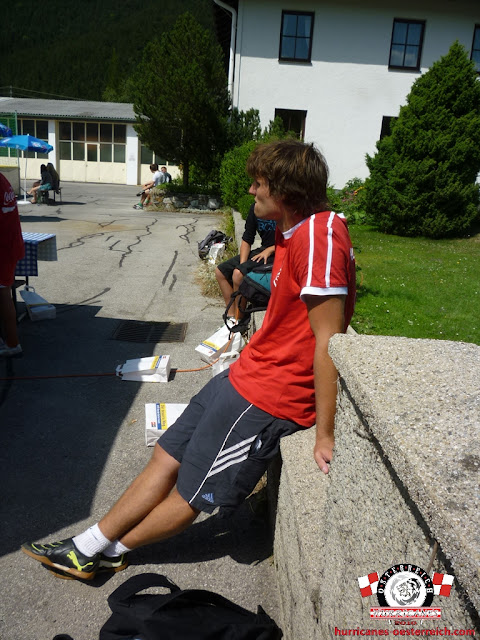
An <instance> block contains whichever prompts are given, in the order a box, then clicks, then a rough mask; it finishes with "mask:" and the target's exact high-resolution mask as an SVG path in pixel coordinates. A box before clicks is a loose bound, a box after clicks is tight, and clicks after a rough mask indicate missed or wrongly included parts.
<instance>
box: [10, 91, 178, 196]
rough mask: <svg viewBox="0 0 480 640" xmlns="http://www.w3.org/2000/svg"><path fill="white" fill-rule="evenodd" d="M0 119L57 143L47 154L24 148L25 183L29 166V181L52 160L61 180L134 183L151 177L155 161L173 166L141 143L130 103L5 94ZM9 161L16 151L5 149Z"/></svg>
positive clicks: (14, 161) (21, 157)
mask: <svg viewBox="0 0 480 640" xmlns="http://www.w3.org/2000/svg"><path fill="white" fill-rule="evenodd" d="M0 121H1V122H3V123H5V124H8V125H9V126H10V127H11V128H12V130H13V131H14V132H15V131H16V132H17V133H18V134H27V133H29V134H30V135H33V136H35V137H37V138H40V139H41V140H45V141H46V142H48V143H49V144H51V145H52V147H53V151H52V152H50V153H49V154H48V155H44V154H41V153H33V152H19V158H18V166H19V169H20V176H21V179H22V181H23V177H24V175H25V166H26V169H27V174H26V177H27V180H35V179H38V178H39V176H40V165H41V164H46V163H47V162H51V163H52V164H53V165H54V167H55V168H56V169H57V171H58V173H59V175H60V179H61V180H62V181H67V182H68V181H72V182H109V183H113V184H131V185H136V184H143V183H144V182H146V181H147V180H150V179H151V175H152V174H151V172H150V170H149V165H150V164H151V163H152V162H157V163H158V164H159V165H166V166H168V162H167V161H166V159H164V158H158V157H155V156H154V155H153V153H152V152H151V151H149V150H148V149H147V148H146V147H144V146H143V145H142V144H141V143H140V140H139V138H138V136H137V133H136V131H135V129H134V128H133V124H134V122H135V114H134V111H133V105H131V104H124V103H118V102H93V101H82V100H40V99H30V98H2V97H0ZM9 165H10V166H11V165H17V152H16V151H15V150H9V149H5V148H1V149H0V169H1V168H2V166H4V167H8V166H9ZM169 172H170V173H171V174H172V176H173V177H176V175H178V169H177V167H175V166H173V167H172V166H169ZM11 182H12V184H14V183H16V181H15V180H11Z"/></svg>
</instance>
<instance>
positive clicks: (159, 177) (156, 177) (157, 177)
mask: <svg viewBox="0 0 480 640" xmlns="http://www.w3.org/2000/svg"><path fill="white" fill-rule="evenodd" d="M150 171H151V172H152V173H153V176H152V179H151V180H150V181H149V182H146V183H145V184H144V185H142V188H143V191H141V193H140V194H137V195H140V196H141V197H140V202H138V203H137V204H134V205H133V208H134V209H143V207H144V205H145V200H146V199H147V198H148V196H149V194H150V189H153V188H154V187H156V186H157V185H158V184H160V183H161V182H163V181H164V177H163V173H162V172H161V171H159V170H158V164H155V163H154V164H151V165H150Z"/></svg>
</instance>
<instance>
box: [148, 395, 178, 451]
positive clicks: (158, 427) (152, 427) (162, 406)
mask: <svg viewBox="0 0 480 640" xmlns="http://www.w3.org/2000/svg"><path fill="white" fill-rule="evenodd" d="M186 406H187V405H186V404H175V403H165V402H149V403H147V404H146V405H145V444H146V445H147V447H153V446H154V444H155V442H156V441H157V440H158V438H159V437H160V436H161V435H162V434H163V433H165V431H166V430H167V429H168V427H170V426H172V424H173V423H174V422H175V420H177V418H178V417H179V416H181V415H182V413H183V411H184V409H185V407H186Z"/></svg>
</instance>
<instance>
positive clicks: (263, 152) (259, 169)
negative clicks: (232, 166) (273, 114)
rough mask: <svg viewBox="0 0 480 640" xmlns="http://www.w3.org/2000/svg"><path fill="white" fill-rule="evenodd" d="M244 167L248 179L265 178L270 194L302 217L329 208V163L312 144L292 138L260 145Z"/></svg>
mask: <svg viewBox="0 0 480 640" xmlns="http://www.w3.org/2000/svg"><path fill="white" fill-rule="evenodd" d="M246 168H247V173H248V175H249V176H250V177H251V178H253V179H256V178H263V179H264V180H266V181H267V183H268V186H269V189H270V195H272V196H273V197H275V198H278V199H281V200H282V201H283V202H284V203H285V205H286V206H287V207H290V208H292V209H293V210H295V211H297V212H298V213H301V214H302V215H303V217H305V218H306V217H307V216H310V215H312V214H313V213H315V212H316V211H325V210H326V209H328V199H327V182H328V166H327V162H326V160H325V158H324V157H323V155H322V154H321V153H320V151H319V150H318V149H317V148H316V147H315V145H313V144H307V143H304V142H300V141H299V140H294V139H288V140H279V141H277V142H268V143H266V144H261V145H259V146H258V147H256V149H254V151H253V152H252V153H251V154H250V157H249V158H248V160H247V167H246Z"/></svg>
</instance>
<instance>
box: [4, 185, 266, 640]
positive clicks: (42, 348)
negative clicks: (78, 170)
mask: <svg viewBox="0 0 480 640" xmlns="http://www.w3.org/2000/svg"><path fill="white" fill-rule="evenodd" d="M62 187H63V203H62V204H59V203H57V204H55V205H54V206H46V205H31V204H27V205H21V209H20V214H21V222H22V228H23V230H24V231H38V232H42V233H54V234H56V238H57V249H58V261H57V262H39V275H38V277H34V278H31V282H30V283H31V284H33V286H34V287H35V289H36V291H37V292H38V293H40V294H41V295H42V296H43V297H45V298H46V299H47V300H48V301H49V302H51V303H53V304H54V305H55V306H56V309H57V317H56V318H55V319H54V320H45V321H42V322H35V323H34V322H31V321H30V320H28V318H27V319H24V320H23V321H22V322H21V323H20V325H19V331H20V339H21V343H22V346H23V350H24V357H23V358H21V359H15V360H11V361H0V378H2V380H0V427H1V428H0V438H1V445H0V486H1V504H0V521H1V534H0V536H1V538H0V541H1V546H0V579H1V584H2V598H1V604H0V638H1V639H2V640H51V639H52V638H53V637H54V636H55V634H59V633H66V634H69V635H70V636H71V637H72V638H73V639H74V640H94V639H96V638H98V633H99V629H100V627H101V626H102V624H103V623H104V622H105V620H106V619H107V617H108V616H109V608H108V605H107V596H108V595H109V594H110V593H111V592H112V591H113V590H114V589H115V588H116V587H117V586H118V585H120V584H121V583H122V582H123V581H124V580H125V579H126V578H128V577H130V576H132V575H135V574H137V573H142V572H148V571H154V572H157V573H162V574H165V575H167V576H168V577H169V578H170V579H171V580H173V581H174V582H176V583H177V584H178V585H179V586H180V587H181V588H205V589H211V590H213V591H216V592H218V593H221V594H222V595H224V596H226V597H228V598H231V599H232V600H234V601H235V602H237V603H238V604H240V605H242V606H245V607H247V608H250V609H252V610H254V609H256V607H257V605H258V604H261V605H262V606H263V607H264V608H265V610H266V611H267V612H268V613H269V614H270V615H271V616H272V617H273V618H275V619H277V620H278V604H277V594H276V590H275V586H274V572H273V566H272V561H271V552H272V548H271V540H270V537H269V533H268V531H269V529H268V526H267V517H266V504H265V502H266V501H265V496H264V492H263V491H259V492H258V493H257V494H256V495H255V496H254V497H252V498H250V499H249V501H247V503H245V504H244V505H243V506H242V507H241V508H240V509H239V510H238V511H237V512H236V513H235V514H234V515H233V516H231V517H229V518H222V517H220V516H219V515H218V514H214V515H213V516H210V517H205V516H201V517H200V518H199V520H198V521H197V522H196V523H195V524H194V525H193V526H192V527H191V528H190V529H189V530H187V531H186V532H184V533H183V534H181V535H180V536H178V537H176V538H174V539H172V540H169V541H166V542H164V543H159V544H156V545H153V546H150V547H145V548H143V549H140V550H138V551H136V552H133V553H132V554H131V565H130V567H129V568H128V569H127V570H126V571H124V572H121V573H119V574H116V575H114V576H113V577H109V578H106V577H101V578H100V577H99V578H96V579H95V580H94V581H93V582H92V583H91V584H88V583H82V582H77V581H70V580H69V581H66V580H58V579H56V578H54V577H53V575H52V574H51V572H49V571H48V570H47V569H45V568H44V567H43V566H41V565H40V564H38V563H35V562H34V561H32V560H31V559H29V558H28V557H27V556H26V555H24V554H22V553H21V552H19V547H20V544H21V543H22V542H24V541H52V540H59V539H62V538H65V537H70V536H71V535H74V534H75V533H78V532H80V531H82V530H84V529H85V528H87V527H88V526H89V525H91V524H93V523H94V522H96V521H98V520H99V519H100V518H101V517H102V515H103V514H104V512H105V510H106V509H108V507H109V506H110V505H111V504H112V503H113V502H114V500H115V499H116V498H117V497H118V496H119V494H120V492H121V491H122V490H123V489H125V488H126V486H128V484H129V482H130V481H131V480H132V479H133V478H134V477H135V475H136V474H137V473H138V472H139V471H140V470H141V469H142V468H143V466H144V465H145V464H146V462H147V461H148V459H149V457H150V453H151V449H149V448H147V447H146V446H145V438H144V428H145V417H144V416H145V411H144V407H145V403H147V402H160V401H161V402H188V400H189V399H190V397H191V396H192V395H193V394H194V393H196V392H197V391H198V390H199V389H200V388H201V387H202V386H203V385H204V384H205V383H206V382H207V381H208V380H209V379H210V377H211V371H210V370H201V371H194V372H189V373H180V372H176V373H175V372H174V373H173V374H172V376H171V380H170V381H169V382H168V383H158V384H152V383H141V382H126V381H122V380H120V379H119V378H118V377H116V376H115V375H114V373H115V369H116V366H117V365H118V364H121V363H123V362H125V360H127V359H130V358H137V357H141V356H149V355H153V354H168V355H170V356H171V362H172V367H173V368H174V369H195V368H199V367H202V366H203V364H204V363H202V361H201V360H200V359H199V357H198V356H197V354H196V353H195V347H196V346H197V345H198V344H199V342H201V341H202V339H204V338H206V337H207V336H209V335H211V334H212V333H213V332H214V330H215V329H217V328H218V327H219V326H220V325H221V313H222V306H221V304H220V301H217V300H211V299H206V298H204V297H203V296H202V295H201V293H200V290H199V287H198V285H197V284H196V281H195V274H196V270H197V267H198V263H199V258H198V255H197V242H198V241H199V240H201V239H203V238H204V237H205V235H206V234H207V233H208V231H210V230H211V229H212V228H216V227H217V225H218V217H217V216H216V215H215V214H212V213H158V212H156V213H149V212H147V211H145V212H144V211H137V210H134V209H133V208H132V205H133V204H134V203H135V202H136V200H137V199H136V198H135V193H136V192H137V190H138V189H137V188H136V187H126V186H115V185H99V184H83V183H66V184H62ZM124 320H137V321H145V320H147V321H157V322H172V323H187V330H186V335H185V339H184V341H183V342H168V343H138V342H131V341H128V340H116V339H114V333H115V331H116V330H117V329H118V327H119V325H120V324H121V322H122V321H124Z"/></svg>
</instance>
